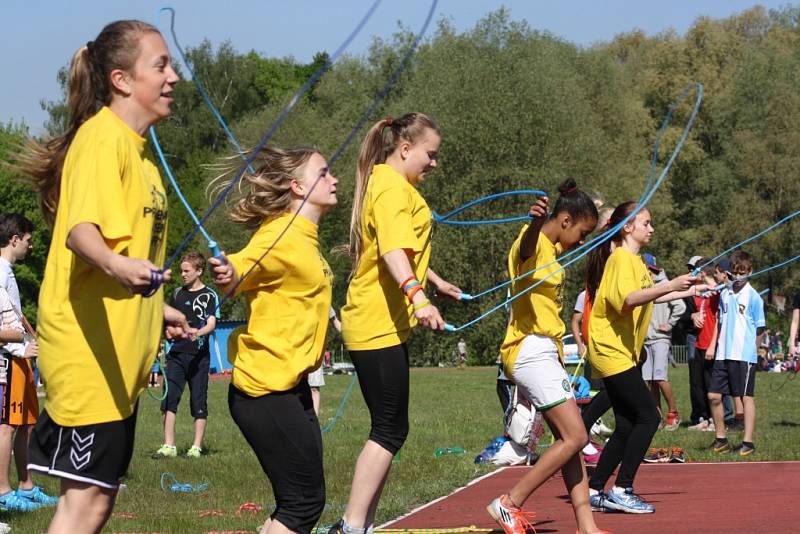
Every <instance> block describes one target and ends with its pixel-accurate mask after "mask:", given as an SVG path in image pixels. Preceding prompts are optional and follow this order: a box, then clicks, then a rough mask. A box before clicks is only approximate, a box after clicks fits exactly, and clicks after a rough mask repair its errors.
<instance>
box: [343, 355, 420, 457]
mask: <svg viewBox="0 0 800 534" xmlns="http://www.w3.org/2000/svg"><path fill="white" fill-rule="evenodd" d="M350 359H351V360H352V361H353V366H354V367H355V368H356V373H358V385H359V386H360V387H361V394H362V395H364V402H366V403H367V408H369V416H370V421H371V423H372V427H371V429H370V431H369V439H370V440H372V441H374V442H375V443H377V444H378V445H380V446H381V447H383V448H384V449H386V450H387V451H389V452H390V453H392V454H397V451H399V450H400V447H402V446H403V443H405V441H406V437H408V348H407V347H406V344H405V343H403V344H401V345H395V346H393V347H386V348H384V349H374V350H351V351H350Z"/></svg>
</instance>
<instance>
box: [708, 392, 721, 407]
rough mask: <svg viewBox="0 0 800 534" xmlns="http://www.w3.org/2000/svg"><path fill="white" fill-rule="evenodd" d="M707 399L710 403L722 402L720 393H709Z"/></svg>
mask: <svg viewBox="0 0 800 534" xmlns="http://www.w3.org/2000/svg"><path fill="white" fill-rule="evenodd" d="M708 400H709V402H711V404H714V405H717V404H719V403H720V402H722V394H721V393H709V394H708Z"/></svg>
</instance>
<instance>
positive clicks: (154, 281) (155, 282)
mask: <svg viewBox="0 0 800 534" xmlns="http://www.w3.org/2000/svg"><path fill="white" fill-rule="evenodd" d="M380 2H381V0H375V2H373V3H372V5H371V6H370V8H369V10H368V11H367V13H366V14H365V15H364V16H363V17H362V18H361V20H360V21H359V23H358V24H357V25H356V27H355V29H354V30H353V31H352V32H351V33H350V34H349V35H348V36H347V38H346V39H345V40H344V42H343V43H342V44H341V45H339V48H337V49H336V51H335V52H334V53H333V55H331V57H330V58H328V60H327V61H326V62H325V64H323V65H322V66H321V67H319V68H318V69H317V70H316V71H315V72H314V73H313V74H312V75H311V77H310V78H309V79H308V80H306V82H305V83H304V84H303V85H302V87H300V89H298V90H297V92H296V93H295V94H294V95H292V98H290V99H289V102H288V103H287V104H286V106H285V107H284V108H283V109H282V110H281V112H280V114H279V115H278V118H277V119H276V120H275V122H274V123H273V124H272V125H271V126H270V128H269V130H267V132H266V133H265V134H264V136H263V137H262V138H261V140H260V141H259V143H258V144H257V145H256V147H255V148H254V149H253V151H252V153H251V154H250V156H248V157H247V158H246V159H245V161H244V165H242V167H241V168H240V169H239V171H238V172H237V173H236V175H235V176H234V178H233V180H231V183H230V184H229V185H228V187H227V188H226V189H225V190H224V191H223V192H222V193H221V194H220V195H219V197H218V198H217V199H216V200H215V201H214V203H213V204H212V205H211V206H210V207H209V208H208V209H207V210H206V212H205V213H204V214H203V217H201V218H200V219H199V220H197V219H196V221H197V222H196V223H195V226H194V228H192V230H190V231H189V233H188V235H187V236H186V237H185V238H184V240H183V241H182V242H181V244H180V245H179V246H178V248H177V249H176V250H175V252H174V253H173V254H172V256H171V257H170V258H169V260H167V262H166V263H165V264H164V267H163V268H162V269H159V270H158V271H154V272H153V273H152V274H151V280H150V290H149V291H148V294H146V295H145V296H151V295H153V294H155V292H156V291H157V290H158V288H159V287H160V286H161V284H163V282H164V277H163V271H164V270H165V269H167V268H168V267H169V266H170V265H171V264H172V263H173V262H174V261H175V259H177V258H178V257H179V256H180V254H181V253H182V252H183V250H184V249H185V248H186V247H187V246H188V244H189V243H190V242H191V240H192V238H194V236H195V234H197V232H198V231H199V230H200V228H202V226H203V224H204V223H205V222H206V221H207V220H208V218H209V217H210V216H211V214H212V213H213V212H214V210H216V209H217V208H218V207H219V205H220V204H221V203H222V201H223V200H224V199H225V197H226V196H227V195H228V194H230V192H231V191H232V190H233V188H234V186H235V185H236V184H237V183H238V182H239V180H240V179H241V177H242V175H243V174H244V173H245V171H246V170H247V169H248V168H249V167H251V164H252V162H253V160H255V158H256V157H257V156H258V154H259V152H261V150H262V149H263V148H264V146H266V144H267V143H268V142H269V141H270V139H272V137H273V136H274V135H275V132H276V131H277V130H278V127H280V125H281V124H282V123H283V121H284V120H285V119H286V117H287V116H288V115H289V113H290V112H291V111H292V109H294V107H295V106H296V105H297V103H298V102H299V101H300V98H301V97H302V96H303V95H304V94H306V93H307V92H308V91H309V90H310V89H311V87H312V86H313V85H314V84H315V83H316V82H317V80H319V79H320V78H321V77H322V75H323V74H325V72H327V71H328V69H329V68H330V67H331V65H332V64H333V63H334V61H336V60H337V59H338V58H339V56H341V55H342V53H343V52H344V50H345V49H346V48H347V47H348V46H349V45H350V43H352V41H353V39H355V37H356V36H357V35H358V34H359V33H361V30H362V29H363V28H364V26H365V25H366V23H367V20H369V18H370V17H371V16H372V14H373V13H374V12H375V9H376V8H377V7H378V4H380ZM172 11H173V14H174V10H172ZM173 22H174V21H173Z"/></svg>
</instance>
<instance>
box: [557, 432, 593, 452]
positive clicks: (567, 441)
mask: <svg viewBox="0 0 800 534" xmlns="http://www.w3.org/2000/svg"><path fill="white" fill-rule="evenodd" d="M561 439H562V440H563V441H564V445H566V446H567V448H568V449H569V450H570V452H572V453H577V452H578V451H581V450H582V449H583V448H584V447H585V446H586V445H587V444H588V443H589V434H588V433H587V432H586V428H584V426H583V425H581V426H580V427H575V428H574V429H570V430H569V431H567V432H565V433H564V434H562V436H561Z"/></svg>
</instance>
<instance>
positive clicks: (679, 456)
mask: <svg viewBox="0 0 800 534" xmlns="http://www.w3.org/2000/svg"><path fill="white" fill-rule="evenodd" d="M669 461H670V462H671V463H673V464H685V463H686V455H685V454H684V453H683V449H681V448H680V447H672V452H671V453H670V455H669Z"/></svg>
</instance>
